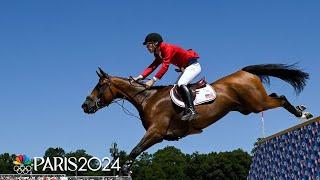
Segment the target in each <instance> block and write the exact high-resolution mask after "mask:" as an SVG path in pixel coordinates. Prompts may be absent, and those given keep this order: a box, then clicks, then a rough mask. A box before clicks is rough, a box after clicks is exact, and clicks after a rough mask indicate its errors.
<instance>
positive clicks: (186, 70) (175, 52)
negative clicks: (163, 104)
mask: <svg viewBox="0 0 320 180" xmlns="http://www.w3.org/2000/svg"><path fill="white" fill-rule="evenodd" d="M143 45H146V48H147V49H148V51H149V52H150V53H153V54H154V57H155V59H154V61H153V62H152V63H151V64H150V65H149V67H147V68H146V69H145V70H144V71H143V72H142V73H141V74H140V75H139V76H137V77H135V78H133V79H134V80H135V81H137V80H140V79H144V78H146V77H147V76H148V75H149V74H151V73H152V72H153V71H154V70H155V69H156V68H157V67H158V66H159V65H160V64H162V66H161V68H160V70H159V71H158V73H157V74H156V75H155V76H154V77H153V78H152V79H151V80H149V81H147V82H146V86H147V87H148V88H149V87H151V86H152V85H153V84H154V83H155V82H156V81H157V80H159V79H161V77H162V76H163V75H164V74H165V73H166V72H167V70H168V68H169V65H170V64H173V65H175V66H177V67H178V68H179V69H178V70H179V71H180V72H182V73H181V75H180V76H179V78H178V81H177V85H178V89H179V92H180V93H181V95H182V99H183V101H184V103H185V105H186V109H185V111H184V115H183V116H182V120H192V119H194V118H195V117H196V116H197V112H196V111H195V108H194V104H193V100H192V94H191V90H190V89H189V88H188V87H187V85H188V84H189V83H190V82H191V81H192V80H193V79H194V78H195V77H196V76H197V75H198V74H199V73H200V72H201V66H200V64H199V62H198V58H199V55H198V54H197V53H196V52H195V51H193V50H192V49H189V50H184V49H182V48H181V47H179V46H176V45H173V44H169V43H165V42H163V39H162V37H161V35H160V34H158V33H150V34H148V35H147V36H146V38H145V40H144V42H143Z"/></svg>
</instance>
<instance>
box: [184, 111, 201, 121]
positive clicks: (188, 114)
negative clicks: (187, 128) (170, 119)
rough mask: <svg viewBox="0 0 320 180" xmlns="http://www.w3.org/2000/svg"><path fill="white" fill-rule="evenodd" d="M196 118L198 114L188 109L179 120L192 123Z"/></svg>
mask: <svg viewBox="0 0 320 180" xmlns="http://www.w3.org/2000/svg"><path fill="white" fill-rule="evenodd" d="M197 117H198V113H197V112H196V111H195V110H193V109H191V108H188V110H187V112H186V113H185V114H184V115H183V116H182V117H181V120H183V121H192V120H194V119H195V118H197Z"/></svg>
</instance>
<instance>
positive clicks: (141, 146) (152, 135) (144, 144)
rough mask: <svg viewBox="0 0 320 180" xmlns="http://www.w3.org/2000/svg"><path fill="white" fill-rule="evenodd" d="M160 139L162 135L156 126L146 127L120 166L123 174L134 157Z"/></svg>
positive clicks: (128, 169) (126, 172)
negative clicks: (127, 157) (144, 132)
mask: <svg viewBox="0 0 320 180" xmlns="http://www.w3.org/2000/svg"><path fill="white" fill-rule="evenodd" d="M161 141H163V135H161V134H160V133H159V132H158V130H157V129H156V128H150V129H148V131H147V132H146V134H145V135H144V136H143V138H142V139H141V141H140V142H139V143H138V145H137V146H136V147H134V148H133V150H132V151H131V153H130V154H129V160H127V161H126V162H125V164H124V166H123V167H122V171H123V172H124V173H125V174H128V172H129V171H130V168H131V165H132V163H133V161H134V160H135V159H136V157H137V156H138V155H139V154H141V153H142V152H143V151H145V150H146V149H148V148H149V147H151V146H152V145H154V144H156V143H159V142H161Z"/></svg>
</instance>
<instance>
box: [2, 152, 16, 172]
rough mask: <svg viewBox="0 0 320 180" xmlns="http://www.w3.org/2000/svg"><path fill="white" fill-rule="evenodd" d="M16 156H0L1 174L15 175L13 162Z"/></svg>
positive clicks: (5, 154) (6, 154)
mask: <svg viewBox="0 0 320 180" xmlns="http://www.w3.org/2000/svg"><path fill="white" fill-rule="evenodd" d="M15 157H16V155H14V154H12V155H11V156H10V154H9V153H4V154H0V173H1V174H14V173H15V172H14V170H13V166H14V165H13V161H14V159H15Z"/></svg>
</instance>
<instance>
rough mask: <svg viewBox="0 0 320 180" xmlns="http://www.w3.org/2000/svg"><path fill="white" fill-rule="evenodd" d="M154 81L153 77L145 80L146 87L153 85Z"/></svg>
mask: <svg viewBox="0 0 320 180" xmlns="http://www.w3.org/2000/svg"><path fill="white" fill-rule="evenodd" d="M154 83H155V80H154V79H150V80H149V81H147V82H146V87H147V88H150V87H151V86H153V84H154Z"/></svg>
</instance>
